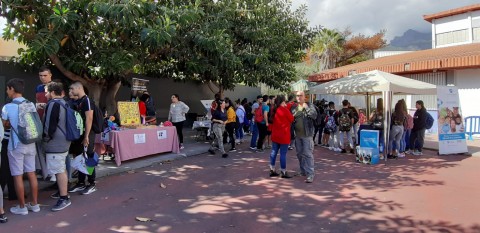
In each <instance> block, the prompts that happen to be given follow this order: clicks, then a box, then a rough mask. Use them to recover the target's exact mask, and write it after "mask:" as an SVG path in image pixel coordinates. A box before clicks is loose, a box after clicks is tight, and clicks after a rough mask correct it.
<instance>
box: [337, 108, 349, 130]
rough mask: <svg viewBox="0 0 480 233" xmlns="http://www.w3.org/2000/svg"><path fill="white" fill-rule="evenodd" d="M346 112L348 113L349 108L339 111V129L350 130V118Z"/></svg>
mask: <svg viewBox="0 0 480 233" xmlns="http://www.w3.org/2000/svg"><path fill="white" fill-rule="evenodd" d="M348 114H350V111H349V110H341V111H340V116H339V117H338V125H339V128H340V131H350V129H351V128H352V120H351V119H350V116H349V115H348Z"/></svg>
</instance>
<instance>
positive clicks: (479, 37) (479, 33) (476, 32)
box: [473, 27, 480, 42]
mask: <svg viewBox="0 0 480 233" xmlns="http://www.w3.org/2000/svg"><path fill="white" fill-rule="evenodd" d="M473 41H475V42H480V27H478V28H473Z"/></svg>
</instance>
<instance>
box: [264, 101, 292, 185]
mask: <svg viewBox="0 0 480 233" xmlns="http://www.w3.org/2000/svg"><path fill="white" fill-rule="evenodd" d="M271 119H272V153H270V176H271V177H272V176H278V175H279V174H278V173H277V172H276V170H275V161H276V160H277V153H278V151H279V150H280V168H281V177H282V178H287V179H288V178H292V176H290V175H289V174H288V173H287V150H288V146H289V145H290V139H291V138H290V127H291V125H292V123H293V115H292V113H291V112H290V110H289V109H288V108H287V104H286V103H285V96H283V95H279V96H277V98H276V99H275V103H274V106H273V110H272V114H271Z"/></svg>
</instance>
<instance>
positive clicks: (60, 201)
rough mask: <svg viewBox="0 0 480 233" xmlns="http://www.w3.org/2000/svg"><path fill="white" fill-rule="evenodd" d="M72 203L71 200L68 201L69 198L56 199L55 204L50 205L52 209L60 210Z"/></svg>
mask: <svg viewBox="0 0 480 233" xmlns="http://www.w3.org/2000/svg"><path fill="white" fill-rule="evenodd" d="M71 204H72V202H71V201H70V199H58V201H57V204H55V205H54V206H53V207H52V211H54V212H55V211H60V210H63V209H65V208H67V207H68V206H70V205H71Z"/></svg>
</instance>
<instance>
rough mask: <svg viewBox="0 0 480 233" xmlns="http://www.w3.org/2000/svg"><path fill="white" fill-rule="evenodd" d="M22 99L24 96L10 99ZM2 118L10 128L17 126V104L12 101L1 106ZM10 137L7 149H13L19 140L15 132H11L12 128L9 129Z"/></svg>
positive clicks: (16, 100) (18, 100) (17, 100)
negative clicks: (7, 122) (8, 123)
mask: <svg viewBox="0 0 480 233" xmlns="http://www.w3.org/2000/svg"><path fill="white" fill-rule="evenodd" d="M24 100H25V98H23V97H18V98H15V99H13V100H12V101H15V102H22V101H24ZM2 119H3V120H5V121H6V120H8V121H9V122H10V125H11V126H12V128H14V129H16V128H17V126H18V105H17V104H14V103H8V104H5V106H3V108H2ZM10 138H11V139H12V140H8V150H14V149H15V148H17V145H18V143H19V142H20V140H19V139H18V136H17V134H16V133H15V132H13V130H12V131H11V135H10Z"/></svg>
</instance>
